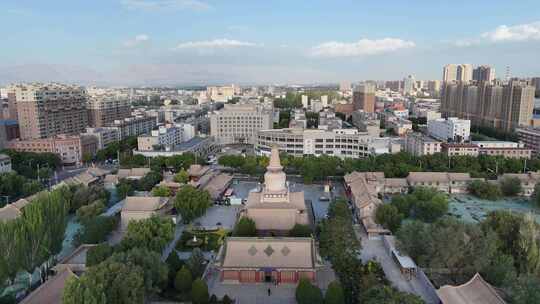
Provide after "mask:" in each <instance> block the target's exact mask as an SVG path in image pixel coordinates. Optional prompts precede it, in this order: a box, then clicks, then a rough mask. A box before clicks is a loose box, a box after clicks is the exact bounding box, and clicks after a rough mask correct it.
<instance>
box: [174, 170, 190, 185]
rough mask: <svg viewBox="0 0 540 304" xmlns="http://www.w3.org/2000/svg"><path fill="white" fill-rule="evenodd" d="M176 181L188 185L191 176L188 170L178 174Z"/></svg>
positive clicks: (175, 177)
mask: <svg viewBox="0 0 540 304" xmlns="http://www.w3.org/2000/svg"><path fill="white" fill-rule="evenodd" d="M174 181H175V182H177V183H181V184H186V183H187V182H188V181H189V174H188V172H187V171H186V169H182V170H180V171H179V172H178V173H176V175H175V176H174Z"/></svg>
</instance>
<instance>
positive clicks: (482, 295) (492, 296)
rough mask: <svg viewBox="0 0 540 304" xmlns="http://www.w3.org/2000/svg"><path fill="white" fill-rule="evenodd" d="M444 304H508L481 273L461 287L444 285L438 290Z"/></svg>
mask: <svg viewBox="0 0 540 304" xmlns="http://www.w3.org/2000/svg"><path fill="white" fill-rule="evenodd" d="M437 295H438V296H439V298H440V299H441V303H442V304H506V301H504V300H503V298H502V297H501V296H500V295H499V293H498V292H497V290H495V288H493V286H491V285H489V283H488V282H486V281H484V279H483V278H482V276H480V274H479V273H477V274H475V275H474V277H472V278H471V279H470V280H469V281H468V282H467V283H465V284H462V285H459V286H450V285H444V286H443V287H441V288H439V289H438V290H437Z"/></svg>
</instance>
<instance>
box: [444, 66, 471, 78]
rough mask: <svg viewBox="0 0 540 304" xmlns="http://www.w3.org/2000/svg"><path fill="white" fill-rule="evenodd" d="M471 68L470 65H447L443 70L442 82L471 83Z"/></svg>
mask: <svg viewBox="0 0 540 304" xmlns="http://www.w3.org/2000/svg"><path fill="white" fill-rule="evenodd" d="M472 76H473V68H472V65H471V64H447V65H445V66H444V68H443V81H445V82H448V81H471V80H472Z"/></svg>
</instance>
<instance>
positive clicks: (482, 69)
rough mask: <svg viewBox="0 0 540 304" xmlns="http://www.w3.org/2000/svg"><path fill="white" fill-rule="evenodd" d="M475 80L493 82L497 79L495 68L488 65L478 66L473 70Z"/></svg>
mask: <svg viewBox="0 0 540 304" xmlns="http://www.w3.org/2000/svg"><path fill="white" fill-rule="evenodd" d="M473 80H476V81H487V82H492V81H493V80H495V69H494V68H492V67H490V66H487V65H481V66H478V67H476V68H475V69H474V70H473Z"/></svg>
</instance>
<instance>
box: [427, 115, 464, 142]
mask: <svg viewBox="0 0 540 304" xmlns="http://www.w3.org/2000/svg"><path fill="white" fill-rule="evenodd" d="M427 126H428V134H429V136H431V137H434V138H436V139H438V140H441V141H445V142H446V141H447V142H463V141H467V140H469V137H470V135H471V121H470V120H468V119H459V118H457V117H449V118H447V119H444V118H440V119H435V120H429V121H428V122H427Z"/></svg>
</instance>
